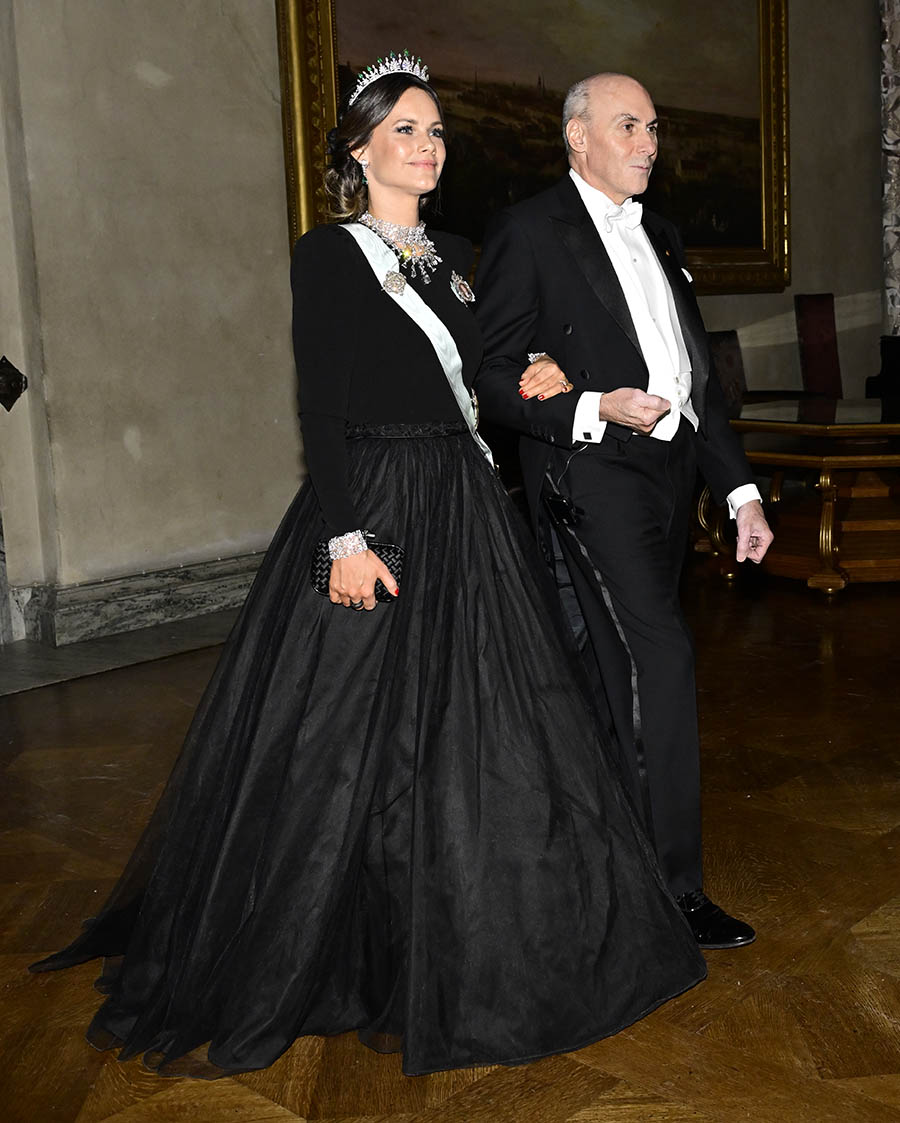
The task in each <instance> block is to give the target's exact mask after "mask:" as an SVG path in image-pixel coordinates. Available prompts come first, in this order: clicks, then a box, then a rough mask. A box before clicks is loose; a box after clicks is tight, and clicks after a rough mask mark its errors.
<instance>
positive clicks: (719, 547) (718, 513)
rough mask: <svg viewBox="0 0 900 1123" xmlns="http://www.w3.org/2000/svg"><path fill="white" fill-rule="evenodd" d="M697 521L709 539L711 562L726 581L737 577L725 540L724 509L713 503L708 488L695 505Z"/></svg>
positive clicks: (732, 556)
mask: <svg viewBox="0 0 900 1123" xmlns="http://www.w3.org/2000/svg"><path fill="white" fill-rule="evenodd" d="M697 520H698V522H699V523H700V525H701V526H702V527H703V529H704V530H705V531H706V533H707V535H708V537H709V543H710V546H711V547H712V556H713V562H714V564H715V565H716V567H717V568H718V570H719V573H720V574H721V575H722V576H723V577H724V578H725V580H726V581H733V580H734V579H735V577H737V562H736V561H735V559H734V554H733V552H732V550H731V547H730V546H729V544H728V541H727V539H726V538H725V508H724V507H721V506H720V505H719V504H717V503H713V501H712V495H711V494H710V490H709V488H708V487H704V488H703V492H702V493H701V495H700V502H699V503H698V504H697Z"/></svg>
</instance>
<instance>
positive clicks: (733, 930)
mask: <svg viewBox="0 0 900 1123" xmlns="http://www.w3.org/2000/svg"><path fill="white" fill-rule="evenodd" d="M675 903H676V904H677V905H678V907H679V908H680V909H681V911H682V912H683V913H684V916H685V919H686V920H687V922H688V924H690V926H691V931H692V932H693V933H694V938H695V939H696V941H697V943H698V944H699V945H700V947H702V948H710V949H716V948H742V947H744V945H745V944H752V943H753V941H754V940H755V939H756V933H755V932H754V931H753V929H752V928H751V927H750V925H749V924H745V923H744V922H743V920H737V919H735V917H733V916H729V915H728V913H727V912H725V910H724V909H720V908H719V906H718V905H714V904H713V903H712V901H711V900H710V899H709V897H707V895H706V894H705V893H704V892H703V891H702V890H701V889H694V890H692V891H691V892H690V893H682V894H681V896H680V897H676V898H675Z"/></svg>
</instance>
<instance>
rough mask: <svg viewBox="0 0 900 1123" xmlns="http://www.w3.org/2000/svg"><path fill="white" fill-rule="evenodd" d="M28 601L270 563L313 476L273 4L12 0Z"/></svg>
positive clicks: (5, 206)
mask: <svg viewBox="0 0 900 1123" xmlns="http://www.w3.org/2000/svg"><path fill="white" fill-rule="evenodd" d="M0 19H2V34H0V40H2V44H3V45H2V47H0V51H2V57H0V69H2V78H0V82H2V86H0V96H2V99H3V104H2V109H3V119H4V129H3V145H4V152H3V155H4V156H5V160H4V164H5V169H4V170H5V176H4V177H0V297H2V298H3V299H2V307H3V310H2V313H0V316H2V319H0V328H2V336H0V348H2V349H3V350H4V351H6V352H7V353H8V355H9V357H10V359H11V360H12V361H13V362H14V363H16V365H17V366H19V367H20V368H21V369H24V370H25V371H26V373H27V374H28V376H29V378H30V379H31V389H30V390H29V392H28V394H27V395H26V398H27V405H26V404H25V403H26V399H23V400H22V401H21V402H20V403H19V404H18V405H17V406H16V408H15V410H14V411H13V413H12V414H10V415H9V417H8V418H7V417H4V418H3V419H2V420H0V499H2V505H3V506H2V513H3V523H4V527H5V531H6V548H7V557H8V567H9V580H10V583H11V584H12V585H14V586H22V587H27V586H28V585H29V584H30V583H40V582H49V583H55V584H58V585H71V584H73V583H77V582H82V581H89V580H96V579H98V578H104V577H109V576H112V575H122V574H128V573H133V572H140V571H142V570H153V569H159V568H163V567H167V566H172V565H177V564H180V563H184V562H189V561H194V560H198V559H205V558H215V557H219V556H230V555H234V554H239V553H244V552H247V551H251V550H254V549H260V548H264V547H265V546H266V545H267V543H268V540H269V538H270V536H271V532H272V529H273V526H274V524H275V523H276V521H277V519H278V518H279V516H280V514H281V513H282V511H283V509H284V507H285V505H286V503H287V501H288V500H289V498H290V496H291V494H292V493H293V491H294V490H295V488H296V485H297V482H298V479H299V474H300V456H299V441H298V434H297V425H296V422H295V401H294V395H295V391H294V373H293V364H292V358H291V354H290V347H289V319H290V298H289V289H288V276H287V270H288V246H287V237H286V222H285V199H284V173H283V162H282V148H281V119H280V100H279V90H278V63H277V53H276V43H275V19H274V12H273V4H272V3H271V2H270V0H252V2H249V3H248V2H246V0H221V2H218V0H217V2H213V0H153V3H147V2H146V0H116V2H115V3H112V2H110V0H79V2H78V3H67V2H65V0H0Z"/></svg>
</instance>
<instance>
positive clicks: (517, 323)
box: [475, 175, 753, 517]
mask: <svg viewBox="0 0 900 1123" xmlns="http://www.w3.org/2000/svg"><path fill="white" fill-rule="evenodd" d="M643 227H644V230H645V231H646V233H647V236H648V237H649V239H650V242H651V244H652V245H653V248H654V249H655V250H656V253H657V256H658V257H659V260H660V263H661V265H662V268H663V270H664V272H665V275H666V277H667V279H668V281H669V285H670V286H671V289H672V294H673V297H674V300H675V306H676V309H677V311H678V317H679V320H680V322H681V330H682V333H683V335H684V342H685V346H686V347H687V351H688V355H689V356H690V360H691V383H692V389H691V401H692V404H693V406H694V409H695V411H696V413H697V417H698V418H699V419H700V431H699V432H698V433H697V434H696V435H695V437H694V445H695V450H696V456H697V462H698V464H699V466H700V470H701V472H702V473H703V475H704V477H705V478H706V481H707V482H708V484H709V486H710V490H711V491H712V493H713V496H714V498H715V499H716V501H717V502H720V503H721V502H723V501H724V499H725V496H726V495H727V494H728V493H729V492H730V491H732V490H733V489H734V488H736V487H738V486H740V485H741V484H745V483H750V482H752V479H753V477H752V473H751V471H750V467H749V465H748V463H747V459H746V457H745V456H744V453H743V450H742V448H741V445H740V441H739V440H738V439H737V436H736V435H735V433H734V431H733V430H732V429H731V427H730V425H729V424H728V416H727V411H726V406H725V400H724V396H723V394H722V390H721V387H720V386H719V383H718V379H717V378H716V377H715V376H713V377H710V358H709V348H708V345H707V339H706V330H705V328H704V326H703V320H702V318H701V315H700V309H699V308H698V307H697V301H696V299H695V297H694V293H693V288H692V286H691V284H690V282H689V281H688V279H687V277H686V276H685V274H684V273H683V272H682V266H683V263H684V251H683V247H682V244H681V239H680V238H679V236H678V232H677V231H676V229H675V227H674V226H673V225H672V224H671V223H670V222H667V221H666V220H665V219H663V218H660V217H659V216H658V215H655V214H652V213H651V212H648V211H646V210H645V211H644V213H643ZM475 291H476V297H477V300H476V305H475V308H476V314H477V316H478V321H479V324H480V326H481V330H482V333H483V335H484V344H485V348H484V362H483V364H482V367H481V370H480V372H479V374H478V378H477V380H476V391H477V393H478V400H479V404H480V407H481V410H482V413H483V414H484V416H485V417H486V418H487V419H488V420H490V421H494V422H496V423H497V424H500V425H506V426H508V427H511V428H513V429H516V430H518V431H519V432H520V433H521V434H522V436H523V440H522V443H521V457H522V468H523V473H524V479H525V485H526V490H527V492H528V496H529V500H530V503H531V506H532V513H533V515H535V517H536V516H537V513H538V511H537V507H538V496H539V494H540V490H541V486H542V482H543V478H544V475H545V473H546V471H547V467H548V465H549V464H550V462H551V459H553V449H554V448H557V449H563V450H568V449H572V448H573V447H576V448H583V449H584V452H585V453H586V454H590V453H591V452H592V451H593V452H595V451H596V450H597V449H598V448H599V447H600V446H599V445H598V444H593V443H589V442H588V443H585V444H584V445H581V444H577V443H576V444H575V445H573V442H572V425H573V421H574V416H575V407H576V405H577V402H578V398H579V394H580V392H581V391H584V390H603V391H607V390H615V389H617V388H619V387H621V386H633V387H637V388H638V389H641V390H646V389H647V385H648V381H649V372H648V370H647V366H646V363H645V362H644V357H643V355H642V353H641V349H640V346H639V344H638V338H637V333H636V331H635V328H634V323H633V321H632V319H631V314H630V312H629V311H628V304H627V302H626V300H625V294H624V293H623V292H622V288H621V285H620V284H619V280H618V278H617V276H616V272H615V269H614V268H613V265H612V262H611V261H610V259H609V256H608V254H607V252H606V249H605V248H604V245H603V241H602V239H601V238H600V235H599V234H598V233H597V231H596V229H595V227H594V224H593V222H592V221H591V218H590V215H589V214H588V212H587V209H586V207H585V206H584V203H583V202H582V201H581V196H580V195H579V194H578V190H577V188H576V187H575V184H574V183H573V182H572V180H571V178H570V177H569V176H568V175H566V176H565V177H564V178H563V179H561V180H560V181H559V182H557V183H556V184H554V185H553V187H551V188H549V189H548V190H546V191H543V192H542V193H541V194H539V195H536V196H535V197H534V198H532V199H528V200H526V201H525V202H522V203H518V204H516V205H515V206H513V207H509V208H508V209H507V210H505V211H502V212H501V213H500V214H499V215H498V216H497V218H496V219H494V221H493V223H492V224H491V225H490V227H489V228H488V231H487V234H486V236H485V240H484V249H483V253H482V258H481V265H480V267H479V269H478V276H477V279H476V289H475ZM535 351H546V352H547V354H548V355H550V356H552V358H554V359H555V360H556V361H557V362H558V363H559V365H560V366H561V367H562V369H563V370H564V371H565V373H566V374H567V376H568V378H569V380H570V381H571V382H572V383H573V385H574V387H575V392H573V393H569V394H559V395H557V396H556V397H554V398H550V399H548V400H547V401H544V402H539V401H536V400H532V401H524V400H523V399H522V398H521V397H520V396H519V393H518V381H519V378H520V377H521V374H522V371H523V370H524V369H525V367H526V366H527V365H528V358H527V355H528V353H529V352H535ZM607 431H608V433H609V434H610V436H613V435H614V436H616V437H618V438H619V439H625V440H629V439H637V440H645V439H646V438H644V437H636V438H632V433H631V431H630V430H627V429H624V428H622V427H621V426H618V425H612V426H609V427H608V430H607ZM606 439H607V438H606V437H604V440H606Z"/></svg>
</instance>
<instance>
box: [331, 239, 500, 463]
mask: <svg viewBox="0 0 900 1123" xmlns="http://www.w3.org/2000/svg"><path fill="white" fill-rule="evenodd" d="M344 229H345V230H346V231H347V233H348V234H352V235H353V237H354V238H355V239H356V242H357V245H358V246H359V248H360V249H361V250H362V252H363V253H364V254H365V257H366V261H368V263H369V265H371V266H372V271H373V272H374V274H375V276H376V277H377V278H378V281H379V283H380V284H381V285H382V286H383V285H384V279H385V277H386V276H387V275H388V273H398V272H399V268H398V263H397V257H396V255H395V254H394V253H393V252H392V251H391V250H389V249H388V247H387V246H386V245H385V244H384V242H382V240H381V239H380V238H379V237H378V235H377V234H376V233H375V232H374V230H370V229H369V228H368V226H363V225H362V223H360V222H350V223H347V224H346V225H345V226H344ZM384 291H385V292H386V293H387V294H388V296H390V298H391V299H392V300H394V301H396V302H397V304H399V305H400V307H401V308H402V309H403V311H404V312H405V313H406V314H407V316H409V318H410V319H411V320H414V321H415V322H416V323H417V324H418V325H419V327H420V328H421V329H422V331H423V332H425V334H426V335H427V336H428V339H429V341H430V343H431V345H432V347H433V348H434V349H435V352H436V353H437V357H438V359H439V360H440V363H441V366H442V367H443V368H444V374H445V375H446V376H447V381H448V382H449V383H450V389H451V390H452V391H453V396H454V398H456V402H457V405H458V406H459V409H460V412H461V413H462V415H463V417H464V418H465V422H466V424H467V425H468V426H469V432H470V433H471V434H472V436H473V438H474V439H475V442H476V444H477V445H478V447H479V448H480V449H481V451H482V452H483V453H484V455H485V456H486V457H487V459H488V462H489V463H490V464H491V465H492V466H493V463H494V457H493V456H492V454H491V450H490V449H489V448H488V446H487V445H486V444H485V443H484V441H483V440H482V439H481V437H480V436H479V435H478V428H477V425H478V422H477V419H476V417H475V407H474V405H473V404H472V399H471V397H470V395H469V391H468V390H467V389H466V384H465V382H463V376H462V359H461V358H460V355H459V350H458V349H457V346H456V342H455V340H454V338H453V336H452V335H451V334H450V332H449V331H448V330H447V327H446V325H445V324H444V322H443V320H441V318H440V317H439V316H437V315H436V314H435V313H434V312H432V310H431V309H430V308H429V307H428V305H427V304H426V303H425V301H424V300H423V299H422V298H421V296H419V294H418V293H417V292H416V290H415V289H414V288H413V287H412V285H410V284H407V285H405V286H404V288H403V292H401V293H396V292H390V291H389V290H388V289H385V290H384ZM398 357H399V356H398Z"/></svg>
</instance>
